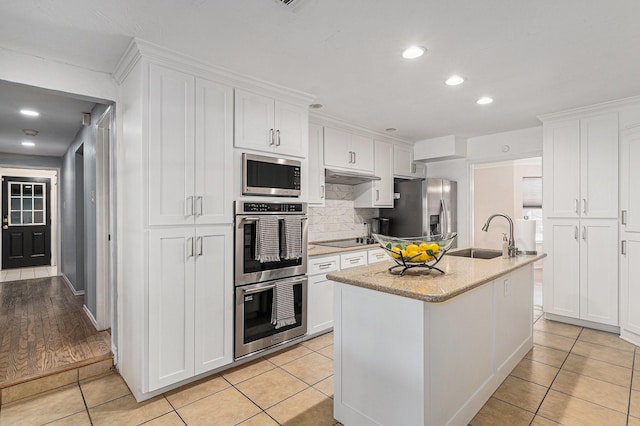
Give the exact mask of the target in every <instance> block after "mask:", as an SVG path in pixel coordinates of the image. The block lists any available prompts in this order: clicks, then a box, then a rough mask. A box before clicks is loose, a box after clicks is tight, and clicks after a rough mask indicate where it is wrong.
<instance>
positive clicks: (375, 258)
mask: <svg viewBox="0 0 640 426" xmlns="http://www.w3.org/2000/svg"><path fill="white" fill-rule="evenodd" d="M367 259H368V261H369V264H372V263H378V262H384V261H385V260H389V255H388V254H387V253H386V252H385V251H384V249H381V248H377V249H373V250H369V251H368V252H367Z"/></svg>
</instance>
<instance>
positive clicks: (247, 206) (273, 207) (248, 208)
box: [241, 202, 306, 213]
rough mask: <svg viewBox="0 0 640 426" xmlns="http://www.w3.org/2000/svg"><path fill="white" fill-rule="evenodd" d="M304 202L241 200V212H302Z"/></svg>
mask: <svg viewBox="0 0 640 426" xmlns="http://www.w3.org/2000/svg"><path fill="white" fill-rule="evenodd" d="M305 211H306V203H254V202H243V203H242V209H241V213H303V212H305Z"/></svg>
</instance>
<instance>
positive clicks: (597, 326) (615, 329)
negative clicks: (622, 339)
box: [544, 312, 620, 335]
mask: <svg viewBox="0 0 640 426" xmlns="http://www.w3.org/2000/svg"><path fill="white" fill-rule="evenodd" d="M544 318H545V319H548V320H551V321H557V322H564V323H566V324H571V325H577V326H578V327H587V328H593V329H594V330H600V331H606V332H608V333H614V334H618V335H620V327H619V326H617V325H608V324H601V323H599V322H593V321H588V320H583V319H579V318H571V317H565V316H564V315H557V314H552V313H550V312H545V313H544Z"/></svg>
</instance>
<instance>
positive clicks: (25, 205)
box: [22, 198, 33, 210]
mask: <svg viewBox="0 0 640 426" xmlns="http://www.w3.org/2000/svg"><path fill="white" fill-rule="evenodd" d="M32 201H33V200H32V199H31V198H23V199H22V210H31V209H32V208H33V203H32Z"/></svg>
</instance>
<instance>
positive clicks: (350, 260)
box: [349, 258, 360, 263]
mask: <svg viewBox="0 0 640 426" xmlns="http://www.w3.org/2000/svg"><path fill="white" fill-rule="evenodd" d="M359 262H360V259H359V258H355V259H349V263H359Z"/></svg>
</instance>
